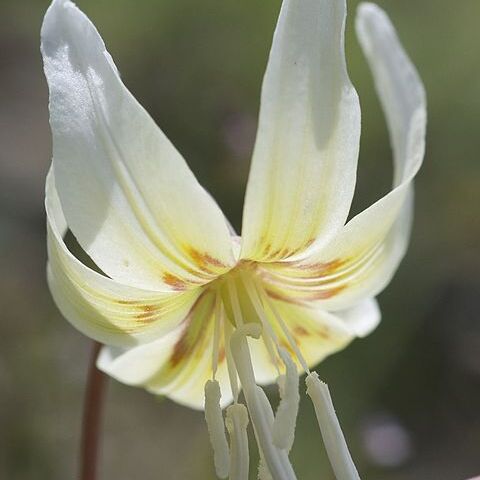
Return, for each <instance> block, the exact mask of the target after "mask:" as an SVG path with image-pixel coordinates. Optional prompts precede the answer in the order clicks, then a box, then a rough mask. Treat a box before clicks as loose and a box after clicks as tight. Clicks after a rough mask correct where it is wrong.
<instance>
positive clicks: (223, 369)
mask: <svg viewBox="0 0 480 480" xmlns="http://www.w3.org/2000/svg"><path fill="white" fill-rule="evenodd" d="M214 304H215V299H214V295H213V294H212V292H209V291H207V292H205V293H204V294H203V295H202V296H201V297H200V298H199V299H198V300H197V302H196V303H195V305H194V307H192V308H191V310H190V313H189V315H188V317H187V318H186V319H185V321H184V322H183V323H182V325H181V326H180V327H179V328H178V329H177V330H175V331H173V332H172V333H171V334H169V335H168V336H167V337H165V338H160V339H158V340H156V341H154V342H151V343H148V344H145V345H140V346H138V347H134V348H131V349H118V348H110V347H105V348H104V349H103V351H102V354H101V356H100V358H99V362H98V367H99V368H100V369H101V370H103V371H104V372H106V373H108V374H109V375H111V376H112V377H114V378H116V379H117V380H119V381H121V382H123V383H126V384H128V385H136V386H143V387H145V388H146V389H147V390H148V391H150V392H152V393H155V394H158V395H166V396H167V397H168V398H170V399H172V400H173V401H175V402H178V403H180V404H182V405H186V406H188V407H191V408H195V409H203V408H204V404H205V393H204V386H205V382H206V381H207V380H209V379H211V378H212V356H213V328H214V325H213V324H214V322H213V312H214ZM220 333H221V334H220V339H221V341H220V352H221V356H220V358H219V363H218V370H217V373H216V379H217V380H218V382H219V384H220V389H221V392H222V398H221V405H222V406H225V405H227V404H228V403H230V402H231V401H232V398H233V396H232V392H231V389H230V383H229V378H228V371H227V366H226V361H225V344H224V341H223V338H224V335H223V328H222V332H220Z"/></svg>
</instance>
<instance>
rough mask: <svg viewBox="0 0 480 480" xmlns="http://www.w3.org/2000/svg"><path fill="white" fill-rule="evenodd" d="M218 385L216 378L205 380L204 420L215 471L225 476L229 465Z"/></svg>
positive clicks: (220, 475) (218, 474)
mask: <svg viewBox="0 0 480 480" xmlns="http://www.w3.org/2000/svg"><path fill="white" fill-rule="evenodd" d="M220 398H221V393H220V385H219V383H218V382H217V381H216V380H207V383H206V384H205V420H206V421H207V428H208V433H209V435H210V442H211V444H212V448H213V461H214V464H215V471H216V473H217V476H218V477H219V478H227V477H228V472H229V467H230V453H229V448H228V442H227V436H226V434H225V425H224V423H223V415H222V409H221V407H220Z"/></svg>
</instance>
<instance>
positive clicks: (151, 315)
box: [135, 305, 158, 322]
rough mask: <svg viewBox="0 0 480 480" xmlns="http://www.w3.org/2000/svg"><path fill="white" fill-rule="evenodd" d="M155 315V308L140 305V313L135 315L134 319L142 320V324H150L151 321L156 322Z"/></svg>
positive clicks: (156, 309) (156, 311) (156, 310)
mask: <svg viewBox="0 0 480 480" xmlns="http://www.w3.org/2000/svg"><path fill="white" fill-rule="evenodd" d="M157 313H158V308H157V307H155V306H153V305H142V306H141V311H140V313H138V314H137V315H135V318H136V319H137V320H142V321H143V322H151V321H152V320H156V318H157V316H156V314H157Z"/></svg>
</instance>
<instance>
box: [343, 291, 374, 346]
mask: <svg viewBox="0 0 480 480" xmlns="http://www.w3.org/2000/svg"><path fill="white" fill-rule="evenodd" d="M335 315H337V316H338V317H340V318H341V319H342V320H343V322H344V323H345V325H346V326H347V328H348V329H350V330H351V331H352V332H354V333H355V335H357V336H358V337H366V336H367V335H369V334H370V333H372V332H373V330H375V328H377V326H378V324H379V323H380V319H381V317H382V314H381V312H380V308H379V306H378V302H377V301H376V300H375V299H374V298H367V299H366V300H363V301H361V302H360V303H358V304H357V305H354V306H353V307H352V308H348V309H346V310H338V311H337V312H335Z"/></svg>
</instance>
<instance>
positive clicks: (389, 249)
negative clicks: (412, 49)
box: [262, 4, 426, 309]
mask: <svg viewBox="0 0 480 480" xmlns="http://www.w3.org/2000/svg"><path fill="white" fill-rule="evenodd" d="M357 31H358V36H359V39H360V42H361V44H362V47H363V49H364V51H365V53H366V55H367V58H368V60H369V63H370V66H371V68H372V71H373V75H374V79H375V84H376V88H377V91H378V94H379V96H380V100H381V102H382V105H383V109H384V112H385V116H386V118H387V123H388V127H389V131H390V137H391V141H392V146H393V155H394V164H395V174H394V183H393V189H392V190H391V191H390V192H389V193H388V194H387V195H385V196H384V197H383V198H381V199H380V200H378V201H377V202H376V203H374V204H373V205H372V206H371V207H369V208H368V209H366V210H365V211H363V212H362V213H360V214H359V215H357V216H356V217H354V218H353V219H352V220H350V221H349V222H348V223H347V225H346V226H345V227H344V229H343V230H342V231H341V232H340V233H339V234H338V235H337V236H336V237H335V238H333V239H332V240H331V241H330V242H329V243H328V244H327V245H326V246H325V247H324V248H322V249H320V250H319V251H318V252H316V253H315V254H313V255H311V256H310V257H309V258H308V259H306V260H304V261H300V262H291V263H290V264H289V265H285V264H276V265H269V266H267V265H263V266H262V268H264V271H265V281H266V282H267V283H270V285H271V289H272V290H274V291H276V293H277V295H280V296H284V297H290V298H292V299H296V300H297V301H301V300H304V301H309V300H312V301H320V302H321V303H322V306H323V308H326V309H343V308H348V307H350V306H352V305H354V304H356V303H358V302H359V301H360V300H361V299H362V298H366V297H373V296H375V295H377V294H378V293H379V292H380V291H381V290H382V289H383V288H384V287H385V286H386V285H387V284H388V282H389V281H390V279H391V277H392V276H393V274H394V272H395V270H396V269H397V267H398V264H399V263H400V261H401V259H402V258H403V256H404V254H405V251H406V249H407V245H408V240H409V235H410V230H411V223H412V212H413V186H412V181H413V178H414V177H415V175H416V173H417V172H418V170H419V168H420V166H421V163H422V161H423V155H424V150H425V128H426V101H425V92H424V89H423V86H422V83H421V81H420V79H419V77H418V74H417V72H416V70H415V68H414V66H413V65H412V63H411V62H410V60H409V59H408V57H407V56H406V54H405V52H404V50H403V49H402V47H401V45H400V42H399V40H398V38H397V35H396V33H395V31H394V29H393V26H392V25H391V23H390V21H389V20H388V17H387V16H386V15H385V13H384V12H383V11H382V10H380V9H379V8H378V7H376V6H374V5H372V4H363V5H362V6H361V7H360V9H359V13H358V18H357Z"/></svg>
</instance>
